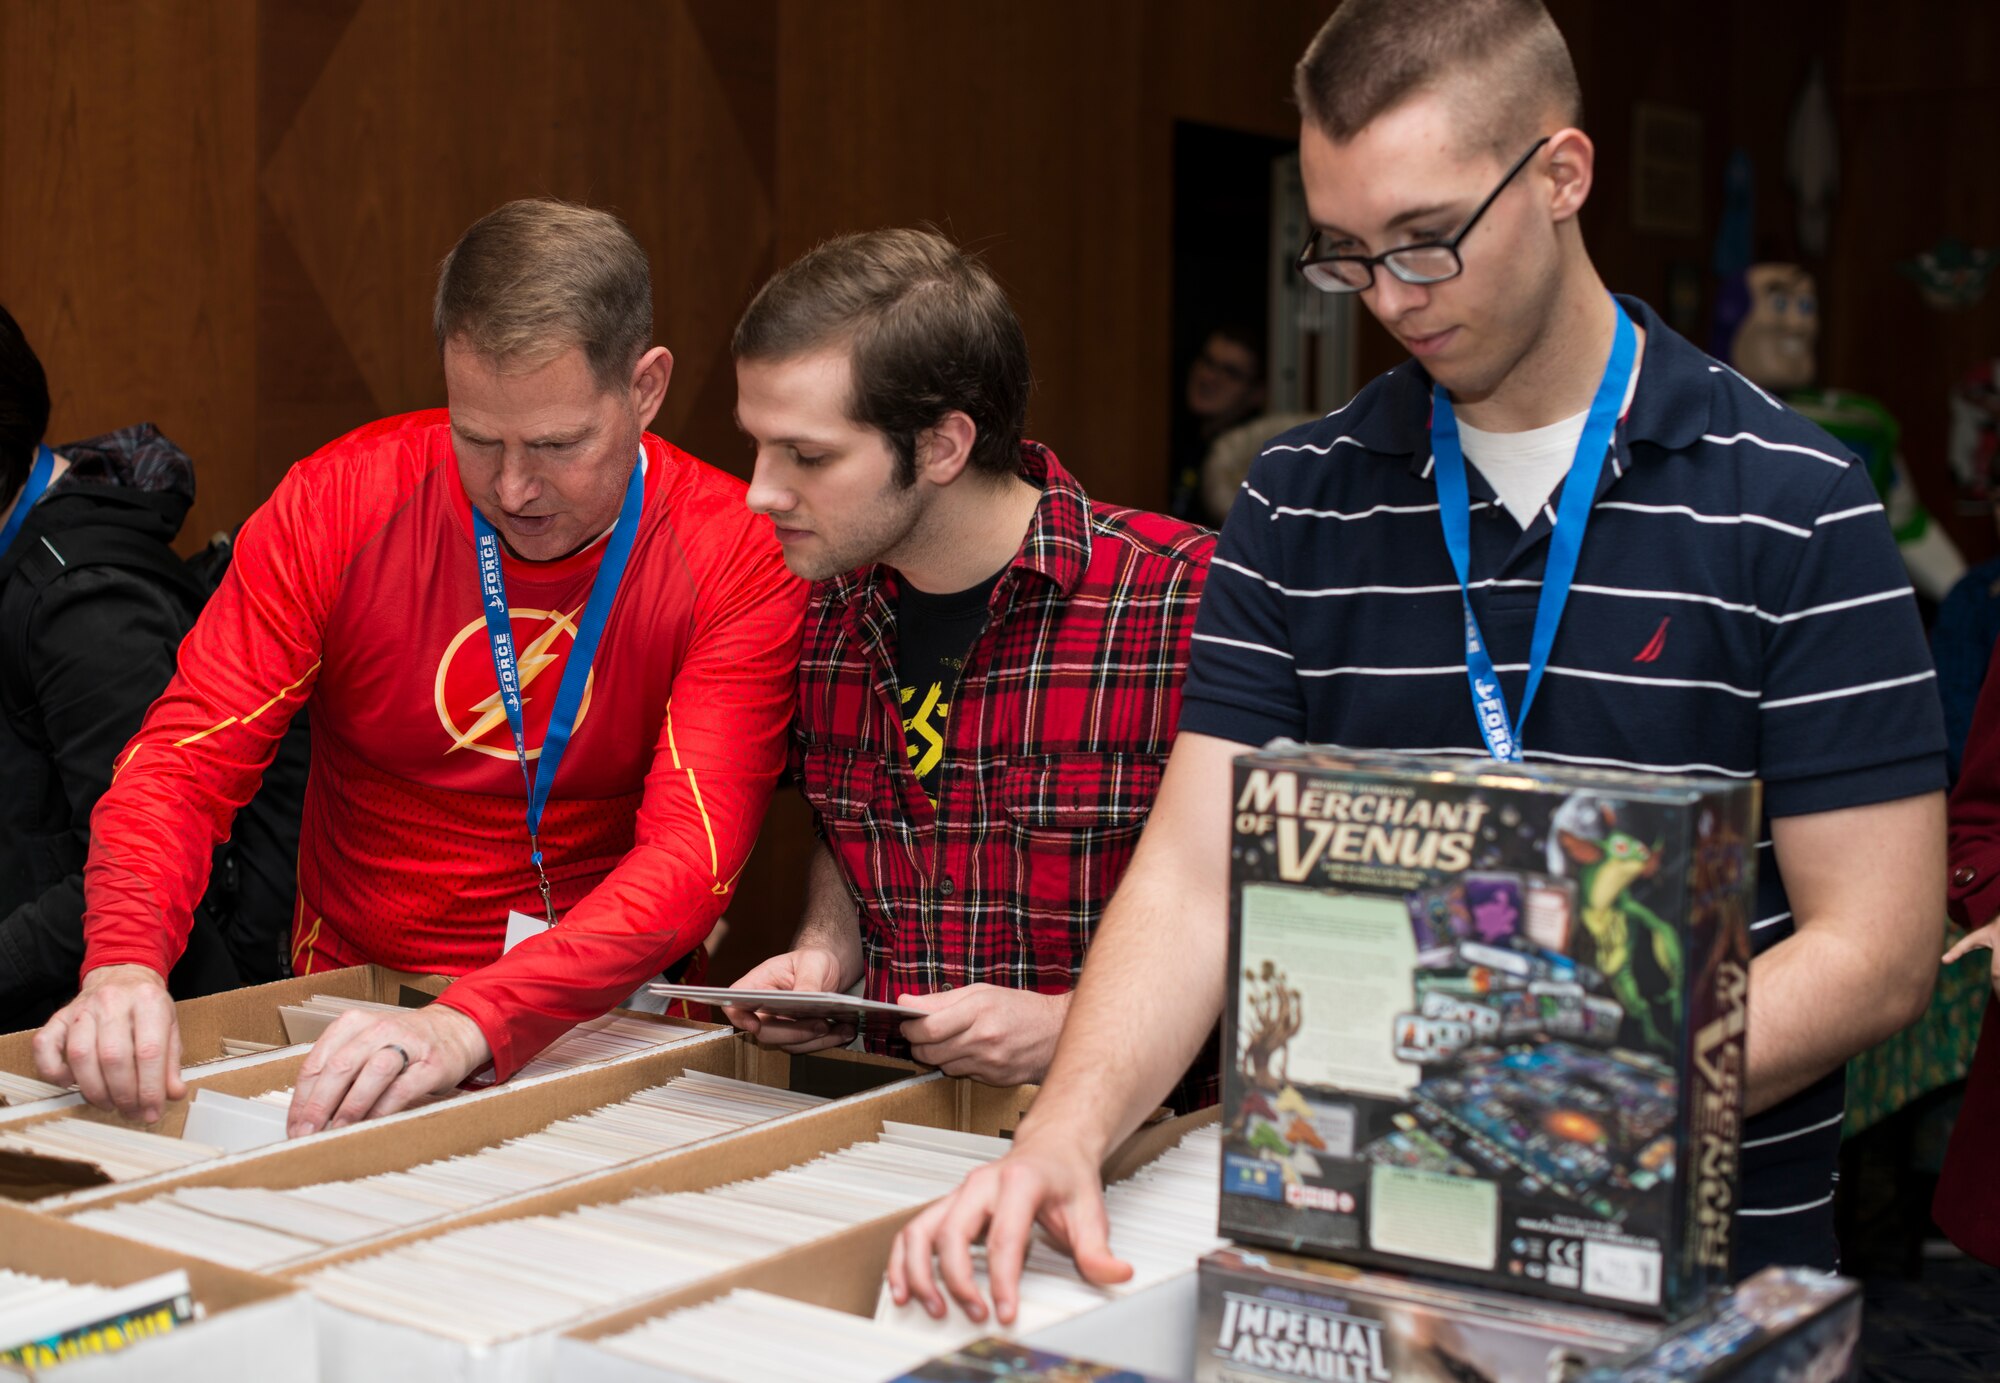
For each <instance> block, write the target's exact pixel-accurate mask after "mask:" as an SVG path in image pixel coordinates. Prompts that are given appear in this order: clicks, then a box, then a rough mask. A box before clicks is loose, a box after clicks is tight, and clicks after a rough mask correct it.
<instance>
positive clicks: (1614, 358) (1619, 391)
mask: <svg viewBox="0 0 2000 1383" xmlns="http://www.w3.org/2000/svg"><path fill="white" fill-rule="evenodd" d="M1612 306H1613V307H1614V308H1616V310H1617V312H1618V331H1617V335H1616V336H1615V337H1614V338H1613V340H1612V343H1611V360H1610V362H1609V363H1608V364H1606V365H1605V367H1604V378H1603V379H1601V380H1599V381H1598V384H1597V396H1596V397H1595V398H1594V399H1592V400H1591V403H1590V416H1589V417H1588V418H1587V419H1586V420H1585V422H1584V425H1583V436H1582V437H1580V438H1578V439H1577V444H1576V459H1575V460H1573V461H1571V462H1570V467H1569V474H1568V476H1567V477H1566V478H1565V479H1564V480H1563V494H1562V507H1561V508H1560V509H1558V510H1557V511H1556V522H1555V528H1554V530H1553V531H1552V532H1551V533H1550V534H1549V560H1548V566H1547V568H1546V570H1544V572H1543V573H1542V594H1541V599H1540V600H1539V601H1537V602H1536V605H1535V632H1534V638H1533V641H1532V642H1531V643H1530V645H1529V650H1528V684H1527V686H1526V688H1524V689H1523V691H1522V692H1521V714H1520V717H1519V718H1518V719H1511V720H1510V719H1509V718H1508V715H1507V698H1506V696H1505V695H1504V694H1503V693H1502V692H1501V690H1500V674H1499V673H1497V672H1495V671H1494V670H1493V656H1492V654H1491V653H1490V652H1489V651H1488V649H1487V646H1486V640H1485V639H1484V638H1482V637H1481V636H1480V633H1479V621H1478V620H1477V619H1475V618H1474V617H1473V614H1472V588H1471V579H1470V574H1469V573H1470V567H1471V563H1472V507H1471V500H1470V498H1469V497H1468V495H1467V493H1466V488H1465V450H1464V448H1463V447H1462V446H1461V445H1460V444H1459V439H1458V418H1457V416H1456V415H1455V414H1453V412H1452V411H1451V398H1450V396H1449V395H1447V394H1446V393H1445V390H1444V386H1443V385H1442V384H1439V385H1435V386H1433V394H1432V403H1431V455H1432V456H1433V457H1435V458H1436V460H1437V488H1438V517H1439V518H1440V519H1442V520H1443V522H1444V545H1445V549H1446V551H1448V552H1449V553H1450V554H1451V566H1452V570H1453V571H1455V572H1457V573H1458V594H1459V599H1460V600H1461V601H1462V602H1463V603H1464V606H1465V676H1466V680H1467V681H1468V682H1470V683H1471V685H1472V710H1473V715H1474V718H1475V719H1477V720H1478V722H1479V733H1480V734H1481V735H1482V736H1484V737H1485V739H1486V749H1487V752H1488V753H1490V754H1492V755H1493V757H1494V758H1496V759H1501V760H1505V761H1510V762H1514V763H1518V762H1520V759H1521V736H1520V731H1519V730H1518V729H1517V728H1516V727H1517V726H1522V727H1524V726H1526V724H1527V723H1528V710H1529V708H1530V707H1532V706H1533V705H1534V704H1535V692H1536V690H1537V689H1539V688H1540V686H1541V685H1542V674H1543V673H1544V672H1546V671H1547V670H1548V666H1549V650H1550V649H1552V648H1553V647H1554V646H1555V641H1556V626H1557V625H1559V624H1561V623H1562V615H1563V607H1564V606H1565V605H1567V604H1568V603H1569V590H1570V584H1571V583H1572V582H1573V581H1575V579H1576V563H1577V558H1578V557H1579V556H1580V555H1581V554H1582V552H1583V530H1584V527H1585V526H1586V525H1587V524H1588V523H1589V522H1590V506H1591V504H1592V503H1593V502H1595V500H1596V498H1597V481H1598V477H1599V476H1600V475H1602V474H1603V473H1604V454H1605V452H1606V451H1608V450H1610V447H1611V441H1612V437H1613V435H1614V434H1615V433H1616V431H1617V428H1618V413H1619V410H1620V408H1622V407H1623V405H1624V402H1625V387H1626V384H1627V383H1628V382H1629V381H1630V379H1631V377H1632V358H1633V356H1634V355H1636V354H1637V353H1638V333H1637V332H1636V331H1635V330H1634V329H1633V327H1632V319H1631V318H1630V317H1628V316H1626V315H1625V309H1624V308H1622V307H1618V305H1617V303H1616V302H1615V301H1614V302H1613V304H1612Z"/></svg>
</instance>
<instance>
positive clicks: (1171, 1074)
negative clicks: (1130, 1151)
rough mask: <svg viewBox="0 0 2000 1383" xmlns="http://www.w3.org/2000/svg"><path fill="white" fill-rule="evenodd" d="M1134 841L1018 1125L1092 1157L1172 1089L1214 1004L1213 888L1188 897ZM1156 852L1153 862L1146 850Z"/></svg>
mask: <svg viewBox="0 0 2000 1383" xmlns="http://www.w3.org/2000/svg"><path fill="white" fill-rule="evenodd" d="M1147 854H1148V851H1147V850H1146V849H1145V847H1144V846H1143V845H1142V847H1141V849H1140V851H1139V857H1138V858H1137V859H1135V860H1134V861H1133V866H1132V869H1131V871H1130V872H1129V873H1128V874H1127V876H1126V880H1125V883H1124V885H1123V886H1122V887H1121V888H1120V889H1119V891H1118V894H1117V896H1116V897H1115V898H1114V899H1113V900H1112V903H1111V906H1110V907H1109V908H1108V909H1107V910H1106V912H1105V916H1104V920H1103V922H1102V924H1101V925H1100V927H1099V931H1098V935H1097V939H1096V941H1095V942H1094V943H1093V945H1092V946H1091V949H1090V955H1089V957H1088V959H1087V961H1086V963H1085V965H1084V968H1083V977H1082V980H1081V982H1080V983H1079V984H1078V985H1077V988H1076V991H1075V993H1074V994H1073V995H1072V996H1071V998H1070V1005H1069V1015H1068V1018H1067V1021H1066V1022H1065V1023H1064V1025H1063V1032H1062V1040H1061V1041H1060V1042H1059V1043H1058V1044H1057V1047H1056V1054H1055V1059H1054V1061H1052V1062H1051V1063H1050V1066H1049V1073H1048V1078H1047V1080H1046V1081H1045V1082H1044V1084H1043V1089H1042V1093H1041V1095H1040V1096H1039V1097H1038V1098H1037V1099H1036V1101H1035V1106H1034V1109H1033V1111H1032V1113H1031V1114H1030V1115H1029V1118H1028V1120H1027V1122H1026V1124H1025V1126H1024V1129H1023V1132H1024V1133H1026V1132H1029V1131H1031V1130H1041V1129H1051V1130H1060V1133H1059V1135H1057V1136H1060V1137H1062V1138H1063V1139H1065V1140H1069V1141H1075V1142H1079V1143H1081V1144H1082V1145H1083V1146H1084V1147H1085V1148H1087V1149H1088V1150H1089V1152H1090V1154H1091V1156H1092V1157H1093V1159H1100V1160H1101V1159H1102V1158H1103V1157H1104V1156H1105V1155H1106V1154H1107V1153H1108V1152H1109V1151H1110V1149H1112V1148H1113V1147H1115V1146H1117V1144H1118V1142H1119V1140H1120V1139H1122V1138H1124V1137H1125V1136H1126V1135H1127V1134H1129V1133H1130V1132H1131V1131H1132V1130H1133V1129H1135V1128H1137V1127H1138V1126H1139V1124H1140V1123H1141V1122H1142V1121H1143V1120H1144V1119H1145V1117H1146V1116H1147V1115H1148V1114H1150V1113H1152V1111H1153V1110H1154V1109H1155V1108H1157V1107H1158V1105H1159V1103H1160V1101H1161V1100H1162V1099H1164V1098H1165V1097H1166V1095H1167V1093H1168V1092H1169V1091H1170V1090H1172V1089H1173V1085H1174V1082H1175V1081H1177V1080H1179V1079H1180V1077H1181V1075H1182V1074H1183V1073H1184V1072H1185V1071H1186V1070H1187V1068H1188V1064H1189V1063H1190V1062H1192V1061H1193V1060H1194V1058H1195V1055H1196V1054H1197V1053H1198V1052H1199V1051H1200V1050H1201V1046H1202V1043H1203V1042H1204V1041H1205V1040H1206V1039H1207V1037H1208V1034H1209V1031H1210V1029H1211V1028H1213V1027H1214V1025H1215V1020H1216V1016H1217V1015H1218V1014H1219V1013H1221V1011H1222V1001H1223V980H1224V977H1225V976H1226V974H1227V972H1228V968H1229V935H1228V930H1227V928H1226V927H1224V926H1222V925H1221V923H1220V921H1219V919H1220V918H1221V917H1222V916H1224V915H1225V913H1226V910H1227V900H1226V898H1224V897H1219V896H1218V897H1199V898H1195V899H1190V898H1189V896H1188V894H1187V892H1186V891H1185V890H1184V889H1183V888H1181V887H1180V884H1179V880H1178V878H1177V877H1176V876H1174V875H1173V874H1171V873H1168V874H1164V875H1163V874H1161V873H1160V872H1158V871H1157V870H1156V869H1148V868H1146V867H1145V865H1146V862H1147V861H1146V856H1147ZM1156 863H1157V862H1156Z"/></svg>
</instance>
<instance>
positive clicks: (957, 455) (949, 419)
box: [917, 408, 979, 485]
mask: <svg viewBox="0 0 2000 1383" xmlns="http://www.w3.org/2000/svg"><path fill="white" fill-rule="evenodd" d="M978 439H979V425H978V424H977V423H975V422H973V421H972V419H971V418H970V417H968V416H967V415H966V414H964V413H962V412H960V411H959V410H957V409H955V408H954V409H953V410H952V411H951V412H949V413H947V414H945V415H944V416H943V417H942V418H939V419H938V420H937V422H935V423H933V424H932V425H931V426H930V427H928V428H926V429H925V430H924V431H923V432H922V433H921V434H920V435H919V436H918V437H917V474H918V475H919V476H920V477H921V478H923V479H925V480H928V481H929V482H930V483H931V484H933V485H949V484H951V482H952V481H954V480H956V479H958V478H959V476H961V475H963V474H964V473H965V468H966V465H967V464H968V463H969V462H970V461H971V460H972V444H973V443H974V442H976V441H977V440H978Z"/></svg>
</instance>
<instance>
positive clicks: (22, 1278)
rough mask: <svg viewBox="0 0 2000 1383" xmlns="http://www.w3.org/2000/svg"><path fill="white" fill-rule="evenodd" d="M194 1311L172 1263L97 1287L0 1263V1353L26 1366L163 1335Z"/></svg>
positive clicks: (185, 1278)
mask: <svg viewBox="0 0 2000 1383" xmlns="http://www.w3.org/2000/svg"><path fill="white" fill-rule="evenodd" d="M194 1316H195V1304H194V1294H193V1292H192V1290H191V1289H190V1288H189V1286H188V1276H187V1274H186V1273H185V1272H183V1271H181V1270H180V1269H178V1268H177V1269H175V1270H174V1271H172V1272H168V1273H161V1274H160V1275H159V1276H157V1277H148V1278H144V1279H142V1280H140V1281H138V1282H132V1283H128V1284H126V1285H125V1286H123V1287H100V1286H97V1285H96V1284H94V1283H74V1282H68V1281H65V1280H63V1279H61V1278H48V1277H36V1276H35V1275H34V1274H32V1273H17V1272H13V1271H10V1270H8V1269H5V1268H0V1360H5V1361H7V1362H10V1363H20V1364H27V1365H30V1366H33V1367H37V1368H39V1367H41V1366H44V1365H50V1364H54V1363H56V1362H58V1361H61V1360H66V1359H68V1358H70V1357H72V1356H73V1355H76V1354H102V1353H109V1352H111V1351H113V1350H117V1349H121V1348H124V1347H125V1346H126V1345H128V1344H130V1343H131V1342H133V1341H135V1340H139V1339H143V1338H145V1337H147V1336H151V1335H160V1334H165V1333H166V1332H167V1331H169V1330H172V1329H174V1328H175V1327H176V1326H179V1325H184V1324H186V1323H187V1322H188V1321H190V1320H193V1319H194Z"/></svg>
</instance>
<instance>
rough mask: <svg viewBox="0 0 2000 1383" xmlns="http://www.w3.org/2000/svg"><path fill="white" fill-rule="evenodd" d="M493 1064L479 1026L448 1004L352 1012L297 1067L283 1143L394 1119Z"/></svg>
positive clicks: (325, 1035)
mask: <svg viewBox="0 0 2000 1383" xmlns="http://www.w3.org/2000/svg"><path fill="white" fill-rule="evenodd" d="M492 1059H493V1050H492V1048H490V1047H488V1046H487V1045H486V1036H485V1034H484V1033H482V1032H480V1031H479V1025H478V1024H477V1023H475V1022H473V1021H472V1020H471V1019H470V1018H468V1017H466V1016H465V1015H464V1014H463V1013H460V1012H459V1011H458V1010H457V1009H454V1008H447V1007H446V1006H445V1005H443V1004H432V1005H430V1006H429V1007H428V1008H418V1009H411V1010H410V1011H409V1012H407V1013H381V1012H368V1011H364V1010H360V1009H355V1010H350V1011H349V1012H347V1013H343V1014H341V1015H340V1017H339V1018H337V1019H335V1020H334V1022H333V1025H332V1026H331V1027H329V1028H328V1029H327V1030H326V1031H325V1032H323V1033H321V1034H320V1035H319V1041H317V1042H315V1043H313V1049H312V1051H310V1052H308V1053H307V1054H306V1059H305V1062H304V1063H303V1064H302V1065H301V1066H300V1067H299V1081H298V1084H297V1085H296V1086H294V1087H293V1089H292V1112H291V1115H290V1117H289V1118H288V1119H287V1120H286V1122H285V1136H286V1137H287V1138H297V1137H299V1136H301V1135H302V1134H308V1133H318V1132H319V1131H320V1130H321V1129H323V1128H342V1127H345V1126H346V1125H348V1124H352V1123H357V1122H359V1121H360V1120H362V1119H366V1118H368V1117H370V1116H371V1115H377V1114H394V1113H395V1112H396V1111H397V1110H399V1109H404V1108H407V1107H408V1106H409V1105H410V1104H412V1103H413V1102H415V1101H416V1100H417V1099H418V1098H419V1097H420V1096H423V1095H438V1094H442V1093H443V1092H445V1091H447V1090H449V1089H451V1088H452V1087H453V1086H454V1085H457V1084H458V1083H459V1082H460V1081H462V1080H464V1079H465V1078H466V1077H467V1076H469V1075H471V1074H472V1073H473V1072H474V1071H477V1070H478V1069H479V1068H480V1067H482V1066H484V1065H485V1064H486V1063H487V1062H489V1061H491V1060H492Z"/></svg>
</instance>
